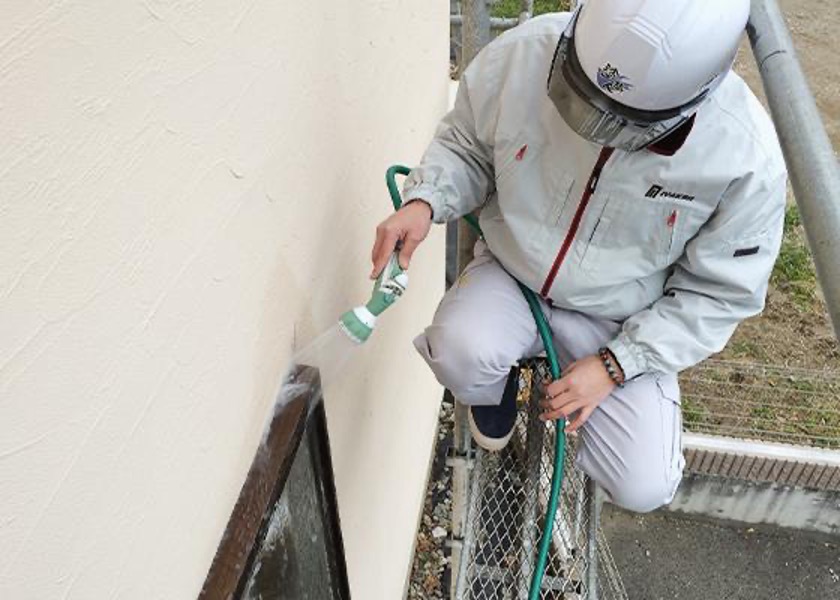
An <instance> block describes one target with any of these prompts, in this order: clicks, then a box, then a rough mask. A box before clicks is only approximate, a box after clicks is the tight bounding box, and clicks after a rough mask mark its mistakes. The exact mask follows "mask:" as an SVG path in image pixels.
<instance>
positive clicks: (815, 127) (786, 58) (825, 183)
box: [747, 0, 840, 337]
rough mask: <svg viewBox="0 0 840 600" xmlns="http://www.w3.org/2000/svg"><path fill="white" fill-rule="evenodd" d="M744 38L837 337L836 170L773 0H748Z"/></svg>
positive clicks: (839, 180) (839, 178)
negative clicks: (773, 127) (760, 83)
mask: <svg viewBox="0 0 840 600" xmlns="http://www.w3.org/2000/svg"><path fill="white" fill-rule="evenodd" d="M747 33H748V35H749V38H750V43H751V44H752V48H753V54H754V55H755V60H756V63H757V64H758V69H759V72H760V73H761V79H762V81H763V83H764V91H765V92H766V94H767V101H768V103H769V104H770V112H771V113H772V115H773V123H774V124H775V126H776V132H777V133H778V134H779V140H780V142H781V145H782V152H783V153H784V156H785V162H786V163H787V166H788V170H789V172H790V178H791V183H792V184H793V191H794V195H795V196H796V203H797V204H798V205H799V210H800V212H801V214H802V223H803V224H804V226H805V233H806V234H807V236H808V243H809V246H810V247H811V252H812V253H813V255H814V263H815V264H816V267H817V277H818V279H819V282H820V286H821V287H822V291H823V294H824V296H825V301H826V304H827V305H828V312H829V314H830V315H831V321H832V323H833V325H834V332H835V335H836V336H838V337H840V170H838V164H837V157H836V155H835V154H834V149H833V148H832V146H831V141H830V140H829V139H828V135H827V134H826V132H825V127H824V126H823V124H822V120H821V119H820V114H819V111H818V110H817V105H816V103H815V102H814V97H813V95H812V94H811V90H810V89H809V87H808V82H807V80H806V79H805V74H804V73H803V72H802V67H800V65H799V62H798V61H797V59H796V52H795V50H794V47H793V42H792V41H791V38H790V34H789V33H788V30H787V27H786V26H785V21H784V18H783V16H782V13H781V10H779V5H778V3H777V2H776V0H752V6H751V10H750V20H749V23H748V25H747Z"/></svg>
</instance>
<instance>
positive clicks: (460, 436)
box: [453, 0, 490, 454]
mask: <svg viewBox="0 0 840 600" xmlns="http://www.w3.org/2000/svg"><path fill="white" fill-rule="evenodd" d="M463 9H464V16H463V27H461V41H462V50H461V64H460V65H459V70H460V72H461V73H463V72H464V69H465V68H466V67H467V65H468V64H470V62H471V61H472V59H473V58H475V56H476V55H477V54H478V53H479V51H480V50H481V49H482V48H483V47H484V46H486V45H487V44H488V43H489V42H490V12H489V10H488V8H487V1H486V0H465V1H464V4H463ZM476 239H477V237H476V234H475V232H474V231H473V230H472V228H471V227H470V226H469V225H467V224H466V223H465V222H464V221H463V219H461V220H459V222H458V240H457V255H456V256H457V265H458V273H459V274H460V273H461V271H463V270H464V267H466V266H467V264H468V263H469V262H470V261H471V260H472V256H473V246H475V242H476ZM454 430H455V431H454V436H453V437H454V440H453V441H454V446H455V448H456V450H457V451H458V452H460V453H462V454H467V453H469V449H470V432H469V427H468V424H467V410H466V407H464V406H463V405H462V404H461V403H460V402H456V404H455V427H454Z"/></svg>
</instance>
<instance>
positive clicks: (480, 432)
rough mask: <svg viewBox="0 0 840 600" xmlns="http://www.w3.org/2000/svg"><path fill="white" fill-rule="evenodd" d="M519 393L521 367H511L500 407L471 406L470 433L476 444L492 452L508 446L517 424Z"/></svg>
mask: <svg viewBox="0 0 840 600" xmlns="http://www.w3.org/2000/svg"><path fill="white" fill-rule="evenodd" d="M518 392H519V367H518V366H515V367H511V369H510V374H509V375H508V378H507V383H506V384H505V391H504V392H503V393H502V401H501V402H500V403H499V405H498V406H471V407H470V432H472V436H473V439H474V440H475V441H476V443H477V444H478V445H479V446H481V447H482V448H484V449H485V450H489V451H491V452H497V451H499V450H501V449H502V448H504V447H505V446H507V443H508V442H509V441H510V438H511V436H512V435H513V426H514V424H515V423H516V396H517V395H518Z"/></svg>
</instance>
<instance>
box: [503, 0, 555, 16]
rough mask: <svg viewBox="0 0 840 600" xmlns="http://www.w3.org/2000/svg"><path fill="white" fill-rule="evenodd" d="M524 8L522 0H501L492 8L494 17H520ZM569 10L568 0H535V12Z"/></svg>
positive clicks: (539, 13)
mask: <svg viewBox="0 0 840 600" xmlns="http://www.w3.org/2000/svg"><path fill="white" fill-rule="evenodd" d="M521 8H522V2H521V1H520V0H499V1H498V2H496V4H495V5H493V7H492V8H491V9H490V14H491V15H492V16H494V17H518V16H519V11H520V10H521ZM563 10H569V3H568V2H567V1H566V0H535V1H534V14H535V15H541V14H543V13H547V12H559V11H563Z"/></svg>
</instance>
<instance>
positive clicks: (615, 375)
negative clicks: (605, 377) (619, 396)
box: [598, 348, 624, 387]
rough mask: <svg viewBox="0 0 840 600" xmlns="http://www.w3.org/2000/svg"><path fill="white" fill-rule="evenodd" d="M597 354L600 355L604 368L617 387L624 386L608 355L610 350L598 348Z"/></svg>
mask: <svg viewBox="0 0 840 600" xmlns="http://www.w3.org/2000/svg"><path fill="white" fill-rule="evenodd" d="M598 356H600V357H601V362H603V363H604V368H605V369H606V370H607V373H608V374H609V376H610V379H612V380H613V382H614V383H615V384H616V385H617V386H618V387H624V382H623V381H622V380H621V377H620V376H619V374H618V372H617V371H616V370H615V365H613V361H612V358H611V356H610V351H609V350H607V348H599V349H598Z"/></svg>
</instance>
